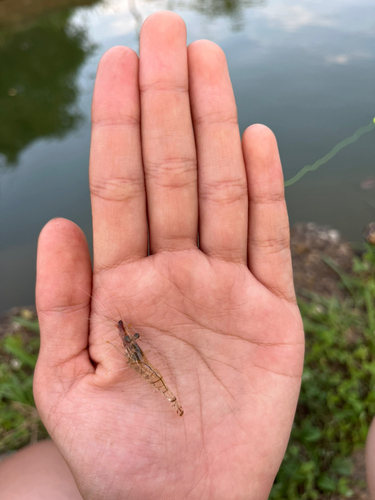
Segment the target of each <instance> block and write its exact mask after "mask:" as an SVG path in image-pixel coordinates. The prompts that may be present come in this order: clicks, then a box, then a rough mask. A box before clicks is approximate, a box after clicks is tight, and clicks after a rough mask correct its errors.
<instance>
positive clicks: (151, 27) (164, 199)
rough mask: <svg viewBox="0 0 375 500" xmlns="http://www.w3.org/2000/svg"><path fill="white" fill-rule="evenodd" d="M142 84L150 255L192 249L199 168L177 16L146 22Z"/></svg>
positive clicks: (182, 27)
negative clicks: (197, 166)
mask: <svg viewBox="0 0 375 500" xmlns="http://www.w3.org/2000/svg"><path fill="white" fill-rule="evenodd" d="M139 86H140V91H141V127H142V151H143V163H144V169H145V179H146V190H147V204H148V218H149V226H150V247H151V252H152V253H155V252H158V251H170V250H182V249H186V248H191V247H192V246H195V245H196V239H197V230H198V197H197V168H196V151H195V142H194V133H193V125H192V120H191V114H190V102H189V88H188V67H187V50H186V28H185V24H184V22H183V20H182V19H181V18H180V17H179V16H178V15H176V14H173V13H171V12H158V13H156V14H153V15H152V16H150V17H149V18H148V19H147V20H146V21H145V23H144V24H143V27H142V30H141V37H140V75H139Z"/></svg>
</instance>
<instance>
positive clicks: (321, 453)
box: [270, 245, 375, 500]
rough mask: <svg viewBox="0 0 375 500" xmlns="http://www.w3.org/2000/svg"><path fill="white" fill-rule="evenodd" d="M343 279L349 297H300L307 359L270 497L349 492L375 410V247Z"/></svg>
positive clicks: (327, 495)
mask: <svg viewBox="0 0 375 500" xmlns="http://www.w3.org/2000/svg"><path fill="white" fill-rule="evenodd" d="M326 262H327V264H328V265H330V266H331V267H332V268H333V269H334V270H335V271H336V272H337V273H338V274H339V275H340V278H341V282H342V286H344V287H345V288H346V290H347V298H346V299H344V300H339V299H338V298H336V297H330V298H323V297H319V296H317V295H315V294H311V293H308V292H306V294H305V295H306V296H305V297H300V298H299V306H300V310H301V313H302V317H303V321H304V327H305V333H306V357H305V368H304V373H303V379H302V387H301V393H300V397H299V402H298V408H297V413H296V418H295V422H294V425H293V429H292V434H291V438H290V442H289V446H288V449H287V452H286V455H285V458H284V461H283V463H282V466H281V468H280V471H279V473H278V475H277V478H276V481H275V484H274V487H273V490H272V493H271V496H270V498H271V499H280V500H281V499H283V500H285V499H289V500H297V499H298V500H305V499H318V498H319V499H320V498H327V499H328V498H331V496H332V495H333V494H339V495H340V497H341V498H342V497H344V498H351V497H352V495H353V491H352V488H353V486H355V485H354V484H353V480H352V478H351V473H352V463H351V458H350V457H351V455H352V454H353V452H354V451H355V450H356V449H360V448H363V447H364V445H365V441H366V436H367V432H368V428H369V425H370V423H371V420H372V418H373V416H374V415H375V392H374V390H373V388H374V386H375V300H374V299H375V248H374V247H371V246H370V245H369V246H367V250H366V252H365V253H364V254H363V255H362V257H361V258H355V259H354V262H353V274H352V275H350V276H349V275H346V274H344V273H343V271H342V270H341V269H339V268H336V266H335V264H334V263H333V262H332V261H329V260H327V261H326Z"/></svg>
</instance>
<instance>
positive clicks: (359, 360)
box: [0, 246, 375, 500]
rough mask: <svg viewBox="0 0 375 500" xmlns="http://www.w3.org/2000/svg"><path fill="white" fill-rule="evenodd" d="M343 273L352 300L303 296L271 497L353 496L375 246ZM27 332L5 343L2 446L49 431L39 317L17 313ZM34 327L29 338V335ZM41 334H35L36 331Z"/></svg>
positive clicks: (367, 397) (371, 396)
mask: <svg viewBox="0 0 375 500" xmlns="http://www.w3.org/2000/svg"><path fill="white" fill-rule="evenodd" d="M326 263H327V265H329V266H330V267H331V268H333V269H334V270H335V271H336V272H337V273H338V274H339V276H340V278H341V282H342V286H343V287H345V289H346V290H347V294H346V298H345V299H344V300H342V299H341V300H339V299H338V298H337V297H330V298H323V297H320V296H318V295H315V294H313V293H310V292H307V291H306V292H305V293H304V294H303V295H302V296H300V297H299V306H300V310H301V313H302V317H303V320H304V326H305V332H306V358H305V369H304V373H303V380H302V387H301V394H300V398H299V403H298V408H297V413H296V418H295V423H294V425H293V429H292V434H291V438H290V442H289V446H288V449H287V452H286V455H285V458H284V461H283V463H282V465H281V468H280V471H279V473H278V475H277V477H276V480H275V484H274V487H273V489H272V492H271V495H270V499H272V500H281V499H282V500H286V499H288V500H297V499H298V500H305V499H306V500H309V499H312V500H314V499H319V500H322V499H327V500H328V499H330V498H332V496H334V495H335V494H337V495H339V496H340V498H351V497H352V495H353V487H355V486H356V485H355V484H354V480H353V479H352V475H351V474H352V463H351V456H352V454H353V452H354V451H355V450H356V449H361V448H363V446H364V444H365V440H366V435H367V431H368V428H369V425H370V423H371V420H372V417H373V416H374V415H375V391H373V388H374V387H375V248H374V247H372V246H367V249H366V252H365V253H364V254H363V255H362V256H361V257H360V258H359V257H357V258H355V259H354V262H353V273H352V274H351V275H350V276H349V275H346V274H344V273H343V271H342V270H341V269H339V268H337V267H336V265H335V263H334V262H332V261H330V260H328V259H326ZM14 321H15V322H16V323H17V324H19V325H20V333H19V334H17V335H11V336H8V337H6V338H4V339H3V340H2V341H1V343H0V452H1V451H7V450H15V449H18V448H20V447H22V446H24V445H25V444H27V443H29V442H33V441H35V440H37V439H40V438H42V437H45V436H46V431H45V429H44V428H43V426H42V424H41V422H40V420H39V417H38V414H37V412H36V410H35V408H34V400H33V396H32V373H33V368H34V366H35V362H36V358H37V352H38V349H39V339H38V336H37V335H36V333H37V331H38V324H37V321H30V320H28V319H25V318H22V317H17V318H14ZM25 332H29V333H30V332H31V335H29V336H25V335H22V333H25ZM32 332H34V333H32Z"/></svg>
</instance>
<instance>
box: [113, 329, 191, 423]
mask: <svg viewBox="0 0 375 500" xmlns="http://www.w3.org/2000/svg"><path fill="white" fill-rule="evenodd" d="M117 327H118V334H119V335H120V338H121V340H122V343H123V345H124V348H125V355H126V357H127V358H128V362H129V365H130V366H131V367H132V368H133V370H135V371H136V372H137V373H139V374H140V375H141V377H143V378H144V379H145V380H147V382H148V383H149V384H151V385H152V386H153V387H155V389H157V390H158V391H159V392H161V393H162V394H163V395H164V396H165V397H166V398H167V399H168V401H169V402H170V403H171V406H172V408H175V410H176V411H177V413H178V415H179V416H180V417H182V415H183V414H184V410H183V409H182V407H181V406H180V404H179V402H178V400H177V398H176V396H175V395H174V394H173V393H172V391H171V390H170V389H169V388H168V386H167V384H166V383H165V382H164V380H163V377H162V376H161V375H160V373H159V372H158V371H157V370H156V368H154V367H153V366H152V365H151V363H150V362H149V361H148V359H147V357H146V355H145V354H144V352H143V351H142V349H141V348H140V347H139V345H138V344H137V342H136V340H137V339H139V333H137V332H135V333H134V335H133V336H132V335H131V334H130V332H129V327H127V326H125V325H124V323H123V321H122V320H120V321H119V322H118V323H117Z"/></svg>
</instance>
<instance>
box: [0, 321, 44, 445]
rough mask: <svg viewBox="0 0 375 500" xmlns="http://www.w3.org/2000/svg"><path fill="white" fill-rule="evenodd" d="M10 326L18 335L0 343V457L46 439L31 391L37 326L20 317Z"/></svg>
mask: <svg viewBox="0 0 375 500" xmlns="http://www.w3.org/2000/svg"><path fill="white" fill-rule="evenodd" d="M14 322H15V323H16V324H18V325H20V331H19V333H17V334H15V335H8V336H6V337H5V338H3V339H2V340H1V342H0V453H4V452H7V451H12V450H17V449H18V448H21V447H22V446H24V445H26V444H29V443H33V442H35V441H37V440H38V439H41V438H43V437H45V436H46V435H47V433H46V431H45V429H44V427H43V425H42V423H41V421H40V418H39V415H38V412H37V410H36V408H35V403H34V398H33V389H32V385H33V371H34V368H35V363H36V359H37V356H38V351H39V336H38V335H37V333H38V332H39V327H38V322H37V321H36V320H35V321H30V320H27V319H25V318H23V317H17V318H14ZM26 332H31V335H30V333H26ZM32 333H34V334H32Z"/></svg>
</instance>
